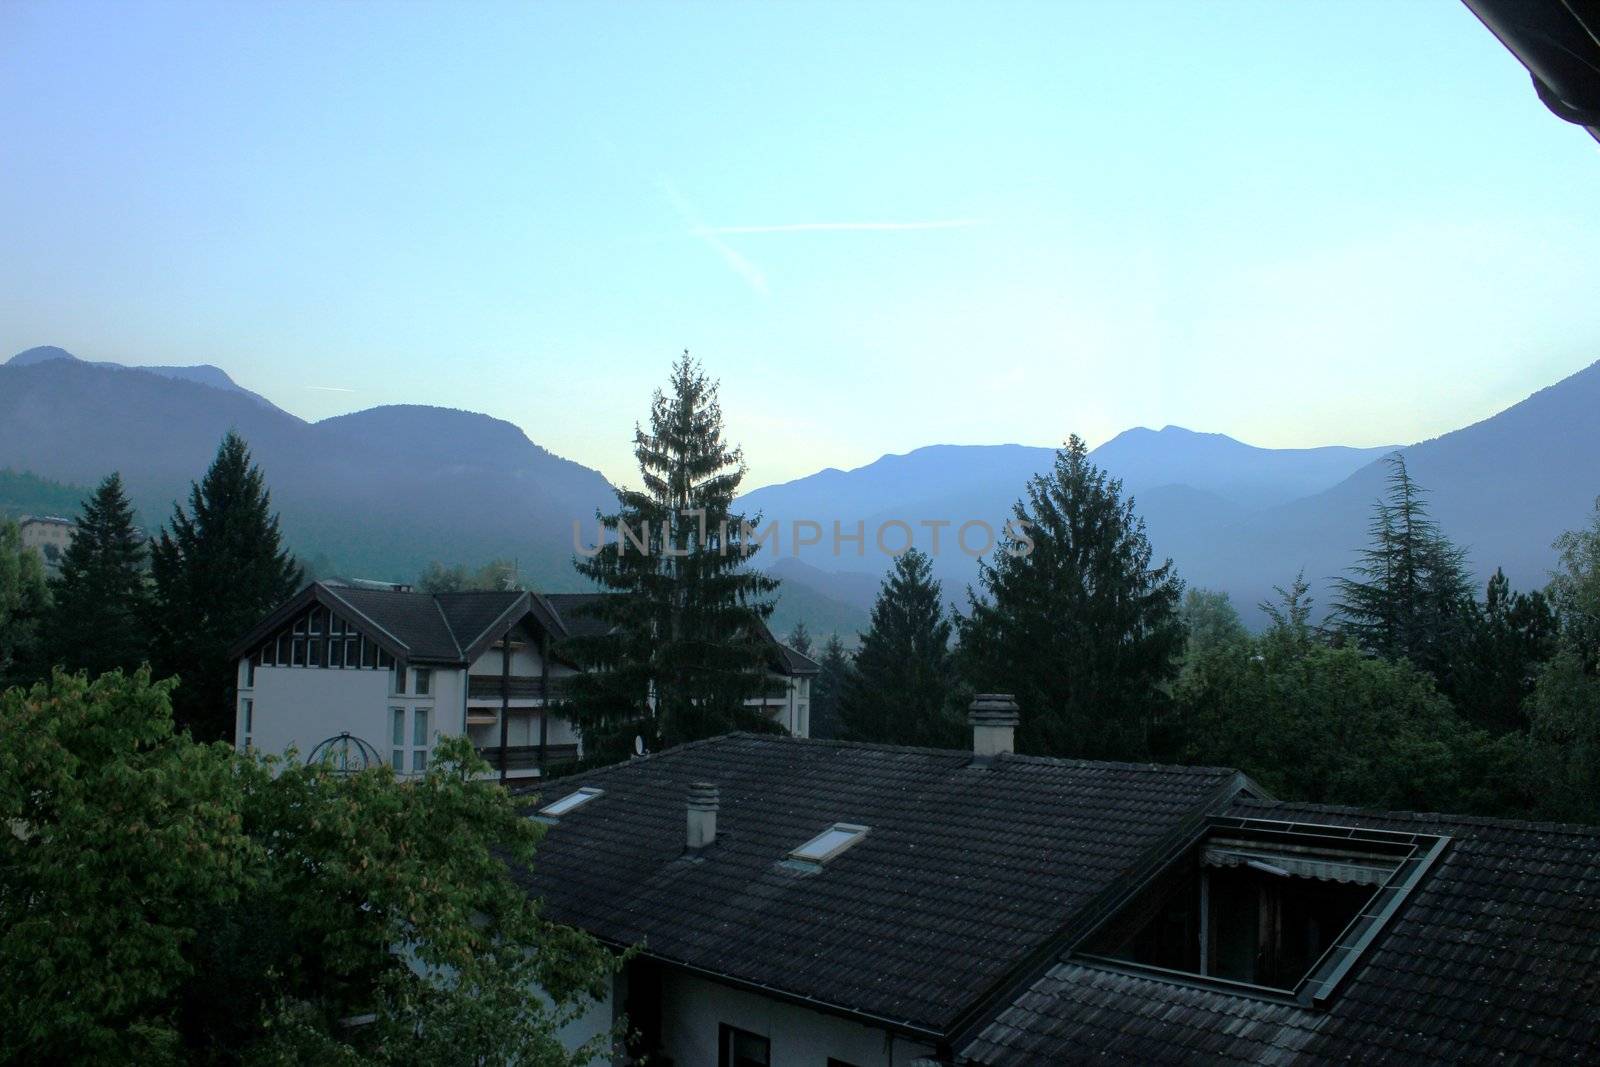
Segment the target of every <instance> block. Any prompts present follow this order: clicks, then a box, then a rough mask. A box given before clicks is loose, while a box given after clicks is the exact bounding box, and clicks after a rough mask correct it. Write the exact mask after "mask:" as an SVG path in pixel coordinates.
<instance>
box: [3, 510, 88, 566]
mask: <svg viewBox="0 0 1600 1067" xmlns="http://www.w3.org/2000/svg"><path fill="white" fill-rule="evenodd" d="M17 530H18V533H19V534H20V535H21V538H22V547H23V548H31V549H34V550H35V551H37V552H38V553H39V555H40V556H41V557H43V559H44V561H45V564H46V566H48V567H50V568H51V569H52V570H53V569H55V568H57V567H59V566H60V565H61V554H62V553H63V552H65V551H66V550H67V546H68V545H70V544H72V535H73V534H75V533H77V531H78V524H77V523H75V522H73V521H72V520H71V519H63V518H59V517H57V516H55V515H24V516H23V517H22V518H21V519H20V520H18V522H17Z"/></svg>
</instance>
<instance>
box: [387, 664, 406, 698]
mask: <svg viewBox="0 0 1600 1067" xmlns="http://www.w3.org/2000/svg"><path fill="white" fill-rule="evenodd" d="M389 684H390V685H392V686H394V691H395V692H396V693H397V694H400V695H404V694H405V691H406V668H405V665H404V664H400V663H397V664H395V666H394V670H392V671H390V672H389Z"/></svg>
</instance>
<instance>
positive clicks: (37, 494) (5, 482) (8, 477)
mask: <svg viewBox="0 0 1600 1067" xmlns="http://www.w3.org/2000/svg"><path fill="white" fill-rule="evenodd" d="M88 495H89V490H88V489H86V488H82V487H79V486H76V485H63V484H62V483H60V482H53V481H51V480H50V479H48V478H41V477H39V476H38V475H37V474H30V473H29V472H27V471H14V470H11V469H10V468H9V467H0V516H11V517H13V518H20V517H21V516H23V515H70V514H72V513H73V512H74V511H76V510H77V509H78V504H79V502H80V501H82V500H83V498H84V497H86V496H88Z"/></svg>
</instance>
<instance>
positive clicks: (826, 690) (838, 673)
mask: <svg viewBox="0 0 1600 1067" xmlns="http://www.w3.org/2000/svg"><path fill="white" fill-rule="evenodd" d="M817 662H818V665H819V666H820V667H821V668H822V669H821V670H819V671H818V672H817V680H816V681H815V682H813V683H812V684H811V736H812V737H817V738H821V739H823V740H825V741H831V740H833V739H834V738H837V737H838V736H839V701H840V698H841V697H843V695H844V690H845V686H846V685H848V684H849V680H850V675H851V673H852V672H853V671H854V669H855V668H854V666H853V665H852V663H851V660H850V653H849V652H847V651H845V647H844V642H843V641H841V640H839V635H838V634H836V633H834V634H829V635H828V639H827V640H826V641H824V642H823V644H822V658H821V659H820V660H818V661H817Z"/></svg>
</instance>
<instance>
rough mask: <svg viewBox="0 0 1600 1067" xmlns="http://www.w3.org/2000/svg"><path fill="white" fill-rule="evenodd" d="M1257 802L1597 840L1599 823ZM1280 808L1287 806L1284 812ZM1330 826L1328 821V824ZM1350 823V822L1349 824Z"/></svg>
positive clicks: (1267, 800)
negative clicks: (1539, 820) (1569, 835)
mask: <svg viewBox="0 0 1600 1067" xmlns="http://www.w3.org/2000/svg"><path fill="white" fill-rule="evenodd" d="M1247 799H1248V800H1250V801H1253V802H1254V803H1257V804H1262V805H1268V804H1270V805H1273V806H1274V807H1273V808H1271V809H1267V810H1276V811H1280V812H1282V813H1283V814H1289V813H1293V812H1302V813H1304V812H1315V813H1316V814H1317V815H1320V816H1338V815H1356V816H1360V817H1362V818H1368V819H1393V820H1396V821H1398V822H1412V823H1418V824H1421V825H1437V824H1449V825H1452V826H1457V827H1466V826H1485V827H1492V828H1494V829H1496V830H1528V831H1534V832H1537V833H1541V834H1571V835H1574V836H1577V837H1591V838H1596V839H1597V840H1600V826H1596V825H1592V824H1590V823H1578V822H1536V821H1534V820H1531V819H1506V818H1500V817H1497V816H1493V815H1453V814H1451V813H1450V812H1447V811H1386V810H1384V809H1381V808H1358V807H1355V806H1354V805H1350V804H1313V803H1311V802H1310V801H1300V800H1279V799H1277V798H1276V797H1271V796H1261V797H1254V798H1247ZM1284 809H1288V810H1287V811H1284ZM1278 821H1280V822H1308V821H1310V820H1308V819H1303V818H1300V819H1284V818H1280V819H1278ZM1330 825H1332V824H1330ZM1352 825H1353V824H1352ZM1357 828H1358V829H1371V827H1357ZM1417 832H1418V833H1433V834H1436V833H1439V832H1440V831H1439V830H1437V829H1433V830H1420V829H1419V830H1418V831H1417Z"/></svg>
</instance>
